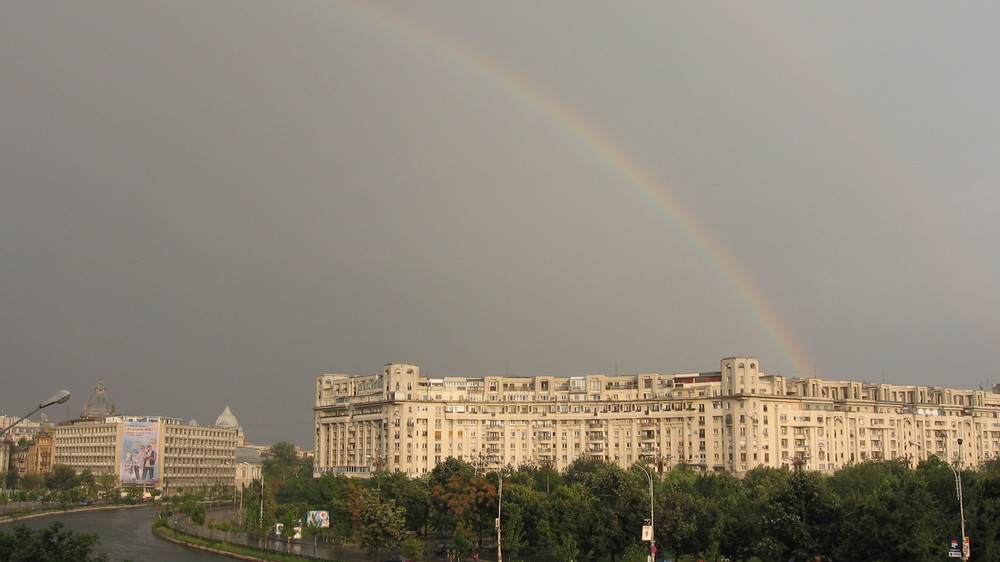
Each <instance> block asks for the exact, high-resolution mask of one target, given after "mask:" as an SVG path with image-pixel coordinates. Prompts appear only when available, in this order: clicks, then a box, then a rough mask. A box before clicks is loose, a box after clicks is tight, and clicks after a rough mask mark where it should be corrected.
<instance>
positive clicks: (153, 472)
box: [118, 421, 160, 486]
mask: <svg viewBox="0 0 1000 562" xmlns="http://www.w3.org/2000/svg"><path fill="white" fill-rule="evenodd" d="M124 424H125V426H124V428H123V429H122V442H121V448H120V449H119V452H120V453H119V454H120V456H119V458H118V466H119V470H118V480H119V481H120V482H121V483H122V484H143V485H150V486H153V485H156V483H157V482H159V481H160V465H159V462H158V461H159V459H158V458H157V457H158V454H159V453H158V451H157V443H158V442H159V440H160V424H159V423H158V422H148V421H126V422H124Z"/></svg>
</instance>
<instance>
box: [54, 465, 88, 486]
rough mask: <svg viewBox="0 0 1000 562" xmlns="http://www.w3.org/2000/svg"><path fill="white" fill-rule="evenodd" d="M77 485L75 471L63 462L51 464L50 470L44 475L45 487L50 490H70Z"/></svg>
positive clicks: (78, 482) (78, 483) (77, 480)
mask: <svg viewBox="0 0 1000 562" xmlns="http://www.w3.org/2000/svg"><path fill="white" fill-rule="evenodd" d="M79 485H80V478H79V477H78V476H77V475H76V471H75V470H73V468H72V467H70V466H68V465H65V464H54V465H52V472H50V473H48V474H46V475H45V487H46V488H48V489H50V490H71V489H73V488H76V487H77V486H79Z"/></svg>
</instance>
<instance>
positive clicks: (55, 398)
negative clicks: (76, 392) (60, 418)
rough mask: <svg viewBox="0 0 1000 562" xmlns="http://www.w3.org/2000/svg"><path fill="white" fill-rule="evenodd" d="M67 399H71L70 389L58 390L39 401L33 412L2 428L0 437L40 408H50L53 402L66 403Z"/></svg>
mask: <svg viewBox="0 0 1000 562" xmlns="http://www.w3.org/2000/svg"><path fill="white" fill-rule="evenodd" d="M67 400H69V391H68V390H60V391H59V392H56V393H55V394H53V395H52V396H49V397H48V398H46V399H45V400H43V401H41V402H39V403H38V407H37V408H35V409H34V410H32V411H31V412H29V413H28V415H26V416H24V417H23V418H21V419H19V420H17V421H16V422H14V423H12V424H10V425H8V426H7V427H5V428H3V429H2V430H0V437H3V435H4V434H5V433H7V432H8V431H10V430H11V428H13V427H14V426H15V425H17V424H19V423H21V422H23V421H24V420H26V419H28V418H29V417H31V416H32V415H34V413H35V412H37V411H38V410H41V409H42V408H48V407H49V406H51V405H53V404H65V403H66V401H67Z"/></svg>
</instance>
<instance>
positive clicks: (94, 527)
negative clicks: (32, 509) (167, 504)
mask: <svg viewBox="0 0 1000 562" xmlns="http://www.w3.org/2000/svg"><path fill="white" fill-rule="evenodd" d="M155 516H156V508H153V507H135V508H128V509H89V510H83V511H75V512H70V513H57V514H53V515H47V516H45V517H36V518H32V519H18V520H17V521H12V522H5V523H2V524H0V530H3V531H5V532H10V531H11V530H12V529H13V528H14V527H16V526H18V525H25V526H27V527H30V528H32V529H41V528H44V527H48V526H49V525H51V524H52V523H53V522H55V521H61V522H62V523H63V526H64V528H65V529H73V530H74V531H78V532H81V533H97V534H98V535H99V536H100V537H101V542H100V544H98V545H97V546H96V547H95V549H94V550H95V551H97V552H103V553H106V554H107V555H108V557H109V558H110V559H111V561H112V562H122V561H124V560H132V561H133V562H149V561H156V562H158V561H170V562H174V561H177V562H208V561H212V562H218V561H220V560H232V558H229V557H226V556H221V555H218V554H211V553H208V552H203V551H200V550H195V549H193V548H187V547H185V546H181V545H178V544H174V543H172V542H168V541H165V540H163V539H161V538H158V537H157V536H156V535H154V534H153V532H152V531H151V529H152V527H153V518H154V517H155Z"/></svg>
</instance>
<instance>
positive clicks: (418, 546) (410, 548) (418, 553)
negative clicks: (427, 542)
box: [399, 537, 424, 562]
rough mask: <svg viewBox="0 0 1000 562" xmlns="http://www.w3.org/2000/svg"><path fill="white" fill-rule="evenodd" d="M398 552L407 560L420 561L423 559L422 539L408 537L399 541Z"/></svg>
mask: <svg viewBox="0 0 1000 562" xmlns="http://www.w3.org/2000/svg"><path fill="white" fill-rule="evenodd" d="M399 553H400V554H402V555H403V558H406V559H407V560H414V561H416V562H420V561H421V560H423V559H424V541H422V540H420V539H418V538H414V537H410V538H408V539H406V540H404V541H403V542H401V543H399Z"/></svg>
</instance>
